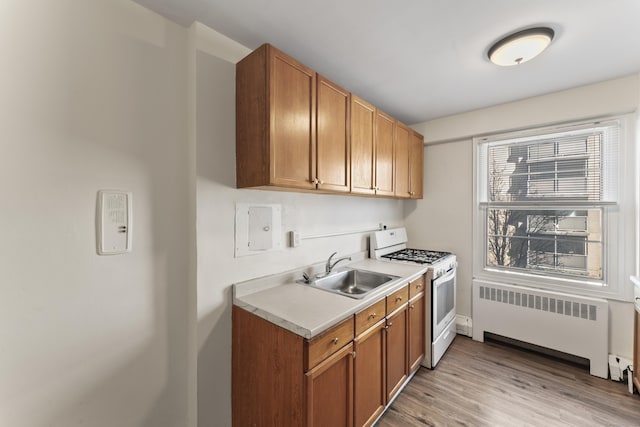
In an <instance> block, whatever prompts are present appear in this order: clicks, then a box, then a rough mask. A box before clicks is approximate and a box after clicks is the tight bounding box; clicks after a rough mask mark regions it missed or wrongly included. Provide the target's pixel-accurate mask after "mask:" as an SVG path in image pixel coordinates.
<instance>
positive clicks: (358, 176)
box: [351, 94, 376, 194]
mask: <svg viewBox="0 0 640 427" xmlns="http://www.w3.org/2000/svg"><path fill="white" fill-rule="evenodd" d="M375 116H376V109H375V107H374V106H373V105H371V104H369V103H368V102H366V101H364V100H362V99H360V98H358V97H357V96H355V95H353V94H352V95H351V192H352V193H359V194H374V193H375V190H374V184H375V183H374V161H375V146H374V132H373V131H374V123H375Z"/></svg>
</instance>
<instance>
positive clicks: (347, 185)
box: [236, 44, 422, 197]
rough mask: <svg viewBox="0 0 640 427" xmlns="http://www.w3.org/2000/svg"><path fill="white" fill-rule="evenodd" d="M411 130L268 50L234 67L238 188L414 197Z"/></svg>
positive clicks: (268, 47)
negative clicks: (275, 188) (274, 188)
mask: <svg viewBox="0 0 640 427" xmlns="http://www.w3.org/2000/svg"><path fill="white" fill-rule="evenodd" d="M398 128H401V130H400V131H397V129H398ZM409 131H410V129H409V128H407V127H406V126H404V125H402V126H400V125H399V124H398V122H397V120H395V119H394V118H393V117H391V116H389V115H387V114H385V113H383V112H382V111H379V110H378V109H376V107H374V106H373V105H371V104H369V103H367V102H365V101H364V100H362V99H360V98H358V97H357V96H355V95H353V94H351V93H349V92H348V91H347V90H345V89H343V88H341V87H340V86H338V85H336V84H335V83H332V82H331V81H329V80H327V79H326V78H324V77H322V76H320V75H318V74H317V73H316V72H315V71H313V70H312V69H310V68H309V67H307V66H305V65H304V64H302V63H300V62H298V61H296V60H295V59H293V58H291V57H289V56H288V55H286V54H284V53H283V52H281V51H279V50H278V49H276V48H275V47H273V46H271V45H269V44H264V45H262V46H260V47H259V48H258V49H256V50H255V51H253V52H252V53H250V54H249V55H248V56H247V57H245V58H244V59H242V60H241V61H240V62H238V64H237V65H236V185H237V187H238V188H245V187H262V188H272V187H279V188H283V189H291V190H297V191H322V192H327V193H347V192H351V193H355V194H364V195H377V196H385V197H414V196H413V195H412V194H418V192H417V191H416V190H415V189H413V187H412V185H413V177H414V176H416V177H417V176H418V173H419V174H420V184H421V182H422V181H421V176H422V175H421V174H422V171H421V170H418V169H419V168H421V166H422V164H421V162H422V156H420V164H418V163H415V164H414V159H413V158H412V156H413V152H412V147H413V143H412V141H413V140H412V139H411V138H412V137H410V138H409V139H407V136H408V135H409V134H408V133H407V132H409ZM411 132H412V131H411ZM411 135H413V133H411ZM418 137H419V135H418ZM398 176H400V177H401V178H400V179H399V178H398ZM405 177H406V179H405ZM419 193H420V194H421V193H422V189H421V186H420V191H419Z"/></svg>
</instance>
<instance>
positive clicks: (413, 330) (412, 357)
mask: <svg viewBox="0 0 640 427" xmlns="http://www.w3.org/2000/svg"><path fill="white" fill-rule="evenodd" d="M424 303H425V299H424V293H421V294H418V295H417V296H416V297H415V298H413V299H412V300H411V301H409V343H408V344H409V345H408V347H409V372H413V371H415V370H416V369H418V368H419V367H420V362H422V359H423V358H424V351H425V323H424V313H425V306H424Z"/></svg>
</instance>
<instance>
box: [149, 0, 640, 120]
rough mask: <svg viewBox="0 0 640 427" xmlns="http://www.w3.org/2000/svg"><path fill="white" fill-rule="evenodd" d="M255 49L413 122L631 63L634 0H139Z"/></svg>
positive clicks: (637, 26)
mask: <svg viewBox="0 0 640 427" xmlns="http://www.w3.org/2000/svg"><path fill="white" fill-rule="evenodd" d="M136 1H137V2H138V3H140V4H142V5H144V6H145V7H148V8H149V9H152V10H154V11H156V12H158V13H160V14H162V15H165V16H167V17H168V18H169V19H171V20H173V21H175V22H178V23H180V24H182V25H185V26H189V25H191V23H192V22H193V21H194V20H195V21H200V22H202V23H203V24H206V25H207V26H209V27H211V28H213V29H215V30H217V31H219V32H221V33H223V34H225V35H227V36H228V37H230V38H232V39H234V40H236V41H238V42H239V43H241V44H243V45H245V46H247V47H249V48H251V49H255V48H257V47H258V46H260V45H261V44H262V43H265V42H269V43H272V44H273V45H274V46H276V47H278V48H279V49H281V50H283V51H284V52H286V53H288V54H289V55H291V56H293V57H294V58H296V59H298V60H299V61H301V62H303V63H305V64H306V65H308V66H309V67H311V68H313V69H314V70H316V71H318V72H319V73H321V74H323V75H324V76H326V77H328V78H329V79H331V80H333V81H334V82H336V83H338V84H340V85H342V86H344V87H345V88H346V89H348V90H350V91H351V92H353V93H356V94H357V95H359V96H360V97H362V98H364V99H366V100H368V101H370V102H372V103H373V104H375V105H376V106H378V107H379V108H381V109H383V110H385V111H387V112H388V113H389V114H392V115H393V116H395V117H397V118H398V119H400V120H402V121H404V122H406V123H408V124H414V123H418V122H422V121H425V120H429V119H433V118H436V117H442V116H447V115H451V114H455V113H460V112H463V111H469V110H474V109H477V108H482V107H486V106H490V105H496V104H501V103H504V102H509V101H513V100H517V99H522V98H527V97H531V96H535V95H541V94H544V93H549V92H554V91H558V90H561V89H566V88H571V87H575V86H580V85H584V84H589V83H594V82H598V81H603V80H607V79H611V78H616V77H620V76H624V75H628V74H632V73H637V72H640V0H533V1H532V0H317V1H311V0H136ZM541 25H545V26H550V27H551V28H553V29H554V30H555V32H556V36H555V39H554V41H553V43H552V44H551V46H550V48H549V49H548V50H547V51H545V52H543V53H542V54H541V55H540V56H539V57H537V58H535V59H534V60H532V61H530V62H527V63H525V64H522V65H519V66H515V67H498V66H496V65H493V64H492V63H491V62H489V61H488V59H487V58H486V53H487V50H488V49H489V46H490V45H491V44H492V43H493V42H495V41H496V40H498V39H500V38H502V36H504V35H506V34H508V33H511V32H514V31H516V30H520V29H523V28H528V27H532V26H541Z"/></svg>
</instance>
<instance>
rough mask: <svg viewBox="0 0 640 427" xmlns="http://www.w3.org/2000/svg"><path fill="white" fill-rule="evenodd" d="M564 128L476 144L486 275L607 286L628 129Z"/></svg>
mask: <svg viewBox="0 0 640 427" xmlns="http://www.w3.org/2000/svg"><path fill="white" fill-rule="evenodd" d="M565 129H566V130H562V131H558V130H557V129H553V130H552V131H549V130H540V131H535V130H534V131H530V132H526V133H520V134H510V135H506V136H500V135H498V136H494V137H488V138H481V139H476V192H475V197H476V201H477V203H478V214H477V215H476V224H477V228H478V229H479V230H480V231H476V234H475V235H476V240H477V242H476V244H478V245H482V247H480V246H479V247H478V249H480V250H481V251H482V253H483V260H482V265H481V267H482V270H483V271H485V272H492V273H496V274H500V273H507V274H510V273H516V274H521V275H525V276H527V277H530V278H532V280H535V277H540V276H543V277H546V278H551V279H556V280H561V281H562V280H564V281H571V282H572V283H574V284H575V283H578V284H584V285H595V286H607V283H606V282H607V278H608V277H609V276H607V273H608V271H607V269H608V268H610V267H611V265H612V263H608V262H607V260H610V259H611V256H612V254H611V253H608V252H610V247H611V246H610V245H609V244H608V243H610V242H611V240H613V241H616V239H617V237H616V236H610V237H611V238H612V239H611V238H610V241H609V242H607V240H606V237H607V232H608V230H612V229H615V227H612V224H613V223H611V224H610V222H611V218H617V216H616V215H617V213H618V212H619V211H620V209H619V208H620V206H619V200H618V199H619V191H618V188H619V176H620V170H619V169H620V164H621V161H620V153H619V139H620V134H621V124H620V122H619V121H617V120H610V121H607V122H597V123H590V124H585V125H575V126H571V127H566V128H565ZM514 135H515V136H514ZM614 225H615V224H614ZM616 274H617V273H616Z"/></svg>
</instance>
